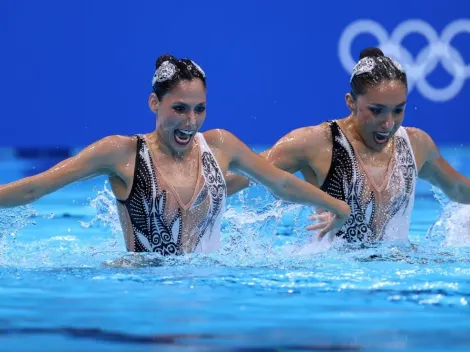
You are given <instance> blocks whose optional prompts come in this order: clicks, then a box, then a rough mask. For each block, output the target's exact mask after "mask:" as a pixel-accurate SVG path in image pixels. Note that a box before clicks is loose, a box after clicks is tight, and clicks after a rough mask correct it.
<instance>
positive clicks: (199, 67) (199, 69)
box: [191, 60, 206, 78]
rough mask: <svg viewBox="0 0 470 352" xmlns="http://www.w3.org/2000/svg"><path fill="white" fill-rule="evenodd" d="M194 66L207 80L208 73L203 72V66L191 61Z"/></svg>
mask: <svg viewBox="0 0 470 352" xmlns="http://www.w3.org/2000/svg"><path fill="white" fill-rule="evenodd" d="M191 62H192V64H193V65H194V67H196V69H197V70H198V71H199V72H201V75H202V77H204V78H206V73H205V72H204V71H203V70H202V68H201V66H199V65H198V64H197V63H195V62H194V61H193V60H191Z"/></svg>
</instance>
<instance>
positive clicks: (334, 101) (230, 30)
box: [0, 0, 470, 147]
mask: <svg viewBox="0 0 470 352" xmlns="http://www.w3.org/2000/svg"><path fill="white" fill-rule="evenodd" d="M465 15H467V16H468V17H469V18H470V2H468V1H465V0H461V1H439V2H437V1H428V0H414V1H407V0H395V1H393V2H390V1H384V2H383V5H380V2H379V1H377V0H374V1H372V0H367V1H349V0H348V1H329V2H323V1H322V2H314V1H312V0H304V1H300V0H290V1H275V0H271V1H270V0H243V1H242V0H237V1H215V0H214V1H210V0H206V1H204V0H198V1H184V0H178V1H171V0H165V1H162V0H153V1H144V0H139V1H137V0H135V2H134V1H118V0H115V1H108V0H101V1H97V0H94V1H92V0H81V1H78V0H67V1H63V0H61V1H52V0H43V1H35V0H29V1H25V0H1V1H0V45H1V47H0V48H1V55H0V77H1V82H0V119H1V120H0V147H32V146H41V147H68V146H74V147H76V146H79V147H80V146H84V145H86V144H88V143H91V142H93V141H94V140H96V139H98V138H101V137H104V136H106V135H110V134H134V133H141V132H147V131H150V130H152V129H153V128H154V126H155V118H154V116H153V115H152V114H151V113H150V111H149V110H148V107H147V98H148V94H149V93H150V89H151V83H150V82H151V78H152V75H153V73H154V62H155V60H156V58H157V57H158V55H160V54H163V53H172V54H174V55H176V56H178V57H190V58H192V59H194V60H195V61H196V62H197V63H199V64H200V66H202V68H203V69H204V70H205V71H206V74H207V76H208V88H209V90H208V118H207V120H206V124H205V125H204V126H203V130H206V129H210V128H215V127H219V128H225V129H228V130H230V131H232V132H233V133H235V134H236V135H238V136H239V137H240V138H241V139H242V140H244V141H245V142H246V143H249V144H251V145H253V144H271V143H273V142H274V141H275V140H277V139H278V138H279V137H281V136H282V135H283V134H285V133H287V132H288V131H290V130H292V129H294V128H297V127H300V126H305V125H311V124H317V123H319V122H321V121H323V120H325V119H329V118H333V117H342V116H344V115H346V114H347V113H348V111H347V109H346V106H345V103H344V94H345V93H346V92H347V91H348V89H349V76H350V72H351V68H350V67H349V68H347V67H346V68H345V67H344V65H343V64H342V62H341V60H340V55H339V53H340V50H339V47H340V45H339V43H340V38H341V36H342V34H343V31H344V30H345V28H346V27H347V26H348V25H350V24H351V23H352V22H354V21H356V20H362V19H368V20H373V21H375V22H377V23H378V24H380V25H381V26H383V29H384V31H385V33H386V35H387V36H388V35H390V34H391V33H392V32H393V31H394V29H395V28H397V27H398V26H399V25H400V24H403V23H404V22H405V21H406V20H408V19H420V20H422V21H424V22H423V23H424V24H427V25H428V26H429V28H431V32H433V31H435V33H434V34H435V38H434V39H432V41H433V43H434V44H437V43H438V40H439V38H440V37H441V33H442V32H443V30H444V29H445V28H446V26H448V25H452V23H454V24H455V21H456V20H457V19H461V18H462V17H461V16H465ZM463 18H464V19H465V17H463ZM457 26H458V27H461V28H464V29H465V28H466V30H467V33H462V34H459V35H456V36H455V37H454V38H453V40H452V41H451V45H453V47H454V48H455V50H449V51H448V53H450V58H449V59H447V60H444V61H443V62H444V64H445V65H443V64H442V62H441V61H440V60H439V59H435V60H432V58H433V55H432V53H431V52H429V51H426V50H427V49H429V48H430V47H429V46H428V45H429V44H430V42H429V40H426V39H425V38H424V37H423V35H420V34H416V33H415V34H409V35H406V36H404V39H403V41H402V42H401V45H402V46H403V47H404V48H406V49H407V50H408V51H409V53H410V54H411V55H412V56H413V57H417V58H418V61H420V60H421V63H422V64H423V66H422V70H421V71H422V72H424V73H425V75H427V77H426V79H427V82H428V83H429V84H430V85H431V86H434V87H436V88H440V87H445V86H447V85H449V84H450V82H451V81H452V80H453V79H454V78H455V77H456V79H457V80H456V81H455V82H457V83H461V84H462V87H457V88H456V89H455V91H454V93H455V94H454V95H455V96H454V95H451V96H450V97H448V98H446V99H445V100H444V101H436V96H429V94H430V93H429V92H428V91H429V89H428V91H424V93H423V92H420V90H419V89H417V88H416V87H415V88H413V89H412V91H411V93H410V96H409V103H408V110H407V114H406V118H405V124H406V125H413V126H418V127H421V128H423V129H425V130H426V131H428V132H429V133H430V134H431V135H432V137H433V138H434V139H435V140H436V141H437V142H438V143H441V144H443V143H459V144H460V143H462V144H466V143H467V144H468V143H469V142H470V134H469V133H468V130H469V127H468V122H467V121H468V119H469V116H470V114H469V113H470V107H469V101H470V99H469V98H470V95H469V93H470V83H469V82H466V80H467V78H466V75H467V72H466V71H465V70H466V68H463V67H461V66H459V63H460V64H462V63H464V64H465V63H467V62H468V63H470V45H469V44H470V35H469V33H468V32H470V26H469V25H468V23H467V22H460V24H459V23H457ZM369 27H370V26H369ZM429 28H428V30H429ZM449 28H450V27H449ZM449 28H448V30H449ZM404 29H405V31H406V30H408V29H410V25H405V27H404ZM450 29H452V28H450ZM430 35H431V34H430ZM444 39H445V38H444ZM377 43H378V42H377V39H376V38H375V37H374V36H373V35H365V34H364V35H359V36H357V37H356V38H355V39H354V40H353V41H352V45H351V53H352V55H353V58H354V59H355V60H357V57H358V55H359V52H360V50H361V49H362V48H363V47H365V46H369V45H377ZM384 48H385V49H386V47H384ZM432 48H433V50H437V52H441V53H442V52H443V51H442V50H443V49H442V48H443V47H438V46H436V45H434V46H433V47H432ZM451 48H452V47H451ZM342 49H344V50H343V51H344V52H349V48H346V46H344V45H343V46H342ZM444 49H445V47H444ZM423 50H424V51H423ZM385 52H386V54H391V53H390V52H387V50H385ZM405 54H406V52H403V51H402V52H401V53H400V55H401V56H402V57H401V59H402V63H403V64H405V66H406V67H409V68H410V70H412V71H413V72H414V74H416V75H417V79H416V80H415V81H416V82H417V83H419V84H421V85H422V84H424V83H425V81H423V77H421V76H423V74H421V76H420V77H418V76H419V72H420V71H419V68H417V67H416V66H412V65H413V61H412V60H414V59H413V58H412V57H406V55H405ZM459 55H460V56H459ZM425 60H428V61H426V62H425ZM459 60H460V61H459ZM462 61H463V62H462ZM446 68H447V70H448V71H450V73H449V72H447V71H446ZM422 72H421V73H422ZM455 82H454V83H455ZM427 95H428V96H427ZM437 96H439V94H438V95H437Z"/></svg>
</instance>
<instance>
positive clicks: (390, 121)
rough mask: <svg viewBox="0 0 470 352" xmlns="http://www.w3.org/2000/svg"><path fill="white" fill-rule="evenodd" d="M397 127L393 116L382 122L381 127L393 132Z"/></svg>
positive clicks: (388, 116) (389, 115)
mask: <svg viewBox="0 0 470 352" xmlns="http://www.w3.org/2000/svg"><path fill="white" fill-rule="evenodd" d="M394 126H395V120H394V119H393V116H392V114H387V117H386V119H385V120H384V121H383V122H382V125H381V127H383V128H385V129H387V130H391V129H393V127H394Z"/></svg>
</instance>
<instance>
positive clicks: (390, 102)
mask: <svg viewBox="0 0 470 352" xmlns="http://www.w3.org/2000/svg"><path fill="white" fill-rule="evenodd" d="M406 96H407V89H406V87H405V86H404V85H403V83H401V82H400V81H398V80H393V81H388V80H386V81H383V82H382V83H380V84H379V85H377V86H374V87H370V88H368V89H367V91H366V94H363V95H359V96H358V97H357V100H356V101H354V100H353V99H352V97H351V95H350V94H348V95H347V96H346V103H347V105H348V106H349V108H350V109H351V110H352V111H353V114H354V115H355V116H354V117H355V123H356V127H357V131H358V133H359V134H360V136H361V137H362V139H363V140H364V142H365V144H366V145H367V146H368V147H369V148H371V149H374V150H377V151H380V150H382V149H383V148H384V147H385V146H386V145H387V144H388V142H389V141H390V140H391V139H392V138H393V136H394V134H395V132H396V131H397V130H398V129H399V128H400V126H401V124H402V123H403V118H404V115H405V105H406Z"/></svg>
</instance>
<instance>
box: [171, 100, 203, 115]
mask: <svg viewBox="0 0 470 352" xmlns="http://www.w3.org/2000/svg"><path fill="white" fill-rule="evenodd" d="M172 109H173V111H175V112H177V113H178V114H184V113H185V112H188V111H190V110H191V106H190V105H188V104H186V103H175V104H173V105H172ZM205 110H206V103H200V104H197V105H196V107H195V108H194V111H195V112H196V114H202V113H203V112H204V111H205Z"/></svg>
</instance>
